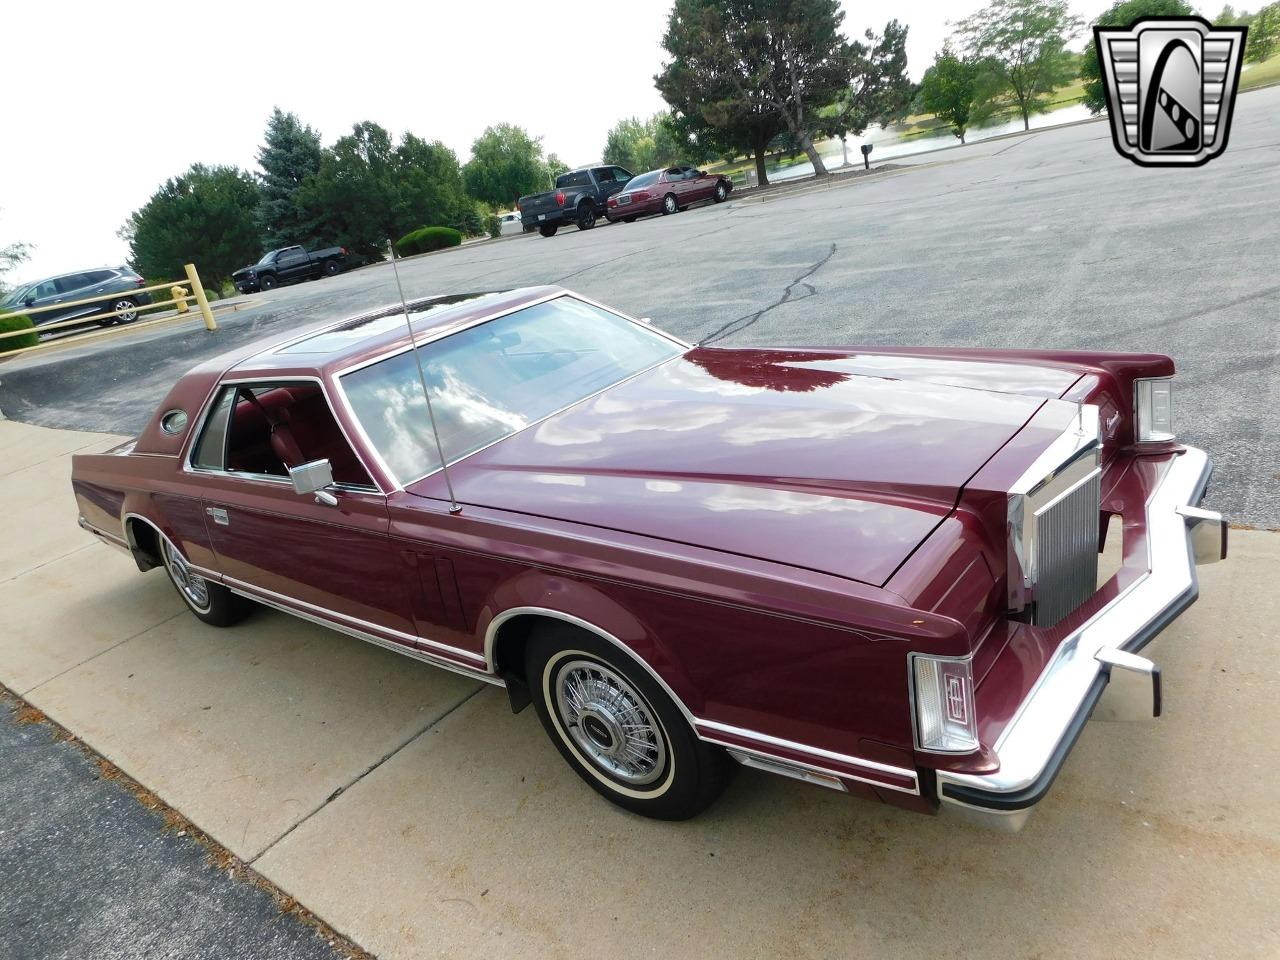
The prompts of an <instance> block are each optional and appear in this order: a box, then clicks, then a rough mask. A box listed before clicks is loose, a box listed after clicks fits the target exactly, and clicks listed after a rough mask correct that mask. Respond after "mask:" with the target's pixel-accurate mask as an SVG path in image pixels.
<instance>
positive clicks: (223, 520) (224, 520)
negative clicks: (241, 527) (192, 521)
mask: <svg viewBox="0 0 1280 960" xmlns="http://www.w3.org/2000/svg"><path fill="white" fill-rule="evenodd" d="M204 512H205V513H207V514H208V515H209V516H210V517H211V518H212V519H213V522H214V523H216V524H217V525H218V526H220V527H226V526H230V524H231V518H230V517H229V516H227V511H226V510H224V509H222V507H205V508H204Z"/></svg>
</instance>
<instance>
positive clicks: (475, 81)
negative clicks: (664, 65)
mask: <svg viewBox="0 0 1280 960" xmlns="http://www.w3.org/2000/svg"><path fill="white" fill-rule="evenodd" d="M980 6H982V0H952V2H946V3H939V2H925V0H865V2H859V0H844V8H845V11H846V19H845V28H846V33H847V34H848V35H849V36H850V37H855V36H861V34H862V31H863V30H865V29H867V28H868V27H870V28H873V29H875V30H877V31H879V30H881V29H882V28H883V26H884V24H885V22H886V21H888V20H889V19H891V18H894V17H896V18H898V19H899V20H902V21H904V22H905V23H907V24H908V25H909V27H910V32H909V34H908V40H907V54H908V58H909V66H908V69H909V72H910V73H911V75H912V76H913V77H914V78H916V79H919V77H920V75H921V73H923V71H924V70H925V68H926V67H927V66H928V65H929V63H930V62H931V61H932V59H933V54H934V52H935V51H936V50H937V49H938V48H939V47H941V45H942V41H943V40H944V39H945V38H946V36H947V34H948V32H949V28H948V26H947V23H948V21H953V20H956V19H958V18H960V17H963V16H965V15H967V14H969V13H971V12H972V11H973V10H976V9H977V8H978V7H980ZM1107 6H1109V3H1108V2H1107V0H1072V7H1073V8H1074V9H1075V11H1076V12H1077V13H1078V14H1079V15H1080V16H1081V17H1083V18H1085V19H1086V20H1088V19H1091V18H1092V17H1094V16H1096V15H1097V14H1098V13H1099V12H1100V11H1102V10H1103V9H1105V8H1106V7H1107ZM669 9H670V0H634V2H632V3H628V4H617V3H613V4H602V3H598V2H596V3H587V2H583V0H557V2H555V3H542V2H537V0H479V2H474V3H449V4H444V3H439V2H421V0H420V2H416V3H411V2H404V3H402V2H398V0H395V2H392V0H384V2H382V3H371V4H369V5H368V6H365V5H364V4H352V3H349V2H345V3H341V4H329V3H326V2H322V0H308V2H302V3H272V2H266V3H264V2H261V0H259V2H254V3H246V2H240V0H234V2H219V3H205V4H200V3H150V2H139V3H131V4H125V5H120V4H104V3H101V2H97V0H95V2H92V3H87V2H78V0H77V2H24V0H14V2H11V3H9V4H7V5H6V9H5V12H4V34H5V38H6V41H7V42H6V43H5V48H6V49H5V53H4V57H3V59H2V60H0V64H2V65H3V75H4V82H5V88H6V94H5V97H4V101H3V107H2V108H0V115H2V116H3V118H4V121H5V128H6V130H7V133H6V135H5V137H4V146H3V148H2V149H0V246H3V245H6V244H8V243H11V242H13V241H24V242H26V243H29V244H31V245H32V246H33V247H34V251H33V255H32V257H31V260H30V262H29V263H27V264H24V265H23V266H22V267H21V268H19V269H18V270H17V271H16V272H15V273H14V274H13V275H11V277H10V280H11V281H14V282H16V281H25V280H32V279H37V278H39V277H44V276H48V275H50V274H55V273H61V272H65V271H70V270H74V269H79V268H84V267H90V266H99V265H103V264H111V265H114V264H117V263H122V262H123V261H124V259H125V257H126V256H127V252H128V251H127V247H126V245H125V244H124V243H123V241H121V240H120V239H119V238H117V236H116V231H117V230H118V229H119V228H120V226H121V224H123V223H124V221H125V219H126V218H127V217H128V215H129V213H130V212H131V211H132V210H135V209H137V208H138V207H140V206H141V205H142V204H144V203H145V202H146V201H147V199H148V197H150V196H151V194H152V193H153V192H154V191H155V189H156V187H157V186H158V185H159V184H160V183H161V182H163V181H164V180H165V179H167V178H168V177H171V176H174V175H176V174H179V173H181V172H182V171H183V170H185V169H186V168H187V167H188V166H190V165H191V164H192V163H195V162H197V161H199V162H204V163H207V164H216V163H228V164H236V165H239V166H241V167H245V168H250V169H252V168H254V167H255V153H256V150H257V146H258V143H259V142H260V140H261V137H262V132H263V128H264V126H265V123H266V119H267V116H268V115H269V114H270V112H271V108H272V107H273V106H277V105H278V106H280V107H281V108H282V109H284V110H291V111H294V112H295V113H297V114H298V115H299V116H300V117H301V118H302V119H303V121H304V122H306V123H309V124H311V125H312V126H313V127H315V128H317V129H318V130H319V131H320V133H321V135H322V136H323V138H324V142H325V143H326V144H330V143H332V142H333V141H334V140H335V139H337V138H338V137H339V136H341V135H342V134H344V133H346V132H349V130H350V128H351V125H352V124H353V123H356V122H358V121H361V120H374V121H376V122H378V123H380V124H382V125H383V126H384V127H387V128H388V129H389V130H391V132H392V134H393V135H395V136H397V137H398V136H399V135H400V134H401V133H403V132H404V131H405V130H412V131H413V132H414V133H416V134H418V135H419V136H422V137H424V138H426V139H428V140H441V141H443V142H444V143H445V144H446V145H448V146H449V147H452V148H453V150H454V151H455V152H456V153H457V154H458V158H459V160H462V161H465V160H466V157H467V154H468V150H469V148H470V145H471V142H472V141H473V140H474V139H475V138H476V136H478V135H479V134H480V132H481V131H482V130H483V129H484V128H485V127H486V126H487V125H489V124H492V123H499V122H503V121H507V122H511V123H516V124H519V125H521V126H523V127H525V128H526V129H527V130H529V132H530V133H532V134H533V135H534V136H541V137H542V138H543V145H544V147H545V149H546V150H548V151H549V152H554V153H556V154H558V155H559V156H560V158H561V159H562V160H564V161H565V162H566V163H569V164H571V165H577V164H583V163H590V162H592V161H594V160H597V159H599V156H600V153H601V151H602V149H603V147H604V139H605V134H606V132H607V131H608V129H609V128H610V127H611V126H612V125H613V124H614V122H615V121H616V120H618V119H619V118H620V117H623V116H630V115H639V116H647V115H649V114H651V113H654V112H655V111H657V110H660V109H662V107H663V103H662V100H661V98H660V97H659V96H658V94H657V92H656V91H655V90H654V88H653V75H654V74H655V73H656V72H657V71H658V69H659V65H660V63H661V61H662V58H663V51H662V49H661V40H662V33H663V30H664V28H665V25H666V18H667V13H668V11H669ZM584 33H585V34H587V35H590V36H593V37H595V38H596V40H597V41H598V42H597V43H596V44H595V45H594V49H591V50H588V49H587V48H586V47H585V45H584V44H583V43H581V42H580V41H571V40H570V37H571V36H573V35H581V34H584ZM610 38H612V40H611V42H609V43H608V46H607V49H606V46H605V41H607V40H610ZM1078 45H1079V44H1078V43H1077V44H1076V46H1078ZM174 49H180V50H181V54H180V55H175V54H174V53H173V52H172V51H173V50H174ZM539 50H545V51H546V52H545V54H542V55H539V53H538V51H539Z"/></svg>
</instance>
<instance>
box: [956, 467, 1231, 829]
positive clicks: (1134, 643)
mask: <svg viewBox="0 0 1280 960" xmlns="http://www.w3.org/2000/svg"><path fill="white" fill-rule="evenodd" d="M1212 470H1213V466H1212V464H1211V463H1210V462H1209V458H1208V456H1207V455H1206V454H1205V453H1204V452H1203V451H1201V450H1196V449H1194V448H1191V447H1188V448H1186V449H1185V450H1184V451H1183V452H1182V453H1181V454H1180V455H1178V456H1177V457H1176V458H1175V459H1174V461H1173V462H1172V463H1171V464H1170V465H1169V468H1168V470H1167V471H1166V472H1165V474H1164V476H1163V477H1162V479H1161V480H1160V483H1159V485H1158V486H1157V487H1156V489H1155V490H1154V492H1153V493H1152V494H1151V496H1150V497H1149V499H1148V500H1147V503H1146V549H1147V572H1146V574H1145V575H1144V576H1142V577H1140V578H1138V579H1137V580H1135V581H1134V582H1133V583H1132V584H1130V585H1129V587H1128V588H1127V589H1125V590H1124V591H1123V592H1122V593H1120V594H1119V595H1118V596H1117V597H1115V599H1114V600H1112V601H1111V602H1110V603H1109V604H1108V605H1107V606H1105V607H1104V608H1103V609H1102V610H1100V611H1098V613H1097V614H1095V615H1094V616H1093V617H1092V618H1091V619H1089V620H1088V621H1086V622H1085V623H1084V624H1082V625H1081V626H1080V627H1078V628H1077V629H1076V630H1075V631H1073V632H1072V633H1071V634H1069V635H1068V636H1067V637H1066V638H1065V639H1064V640H1063V641H1062V643H1061V645H1060V646H1059V647H1058V650H1057V652H1056V653H1055V655H1054V657H1053V659H1052V660H1051V661H1050V662H1049V664H1048V666H1047V667H1046V668H1045V669H1044V671H1043V672H1042V673H1041V675H1040V678H1039V679H1038V680H1037V681H1036V683H1035V684H1034V686H1032V688H1031V691H1030V692H1029V693H1028V694H1027V696H1026V697H1025V698H1024V699H1023V701H1022V704H1021V705H1020V706H1019V708H1018V710H1017V712H1016V714H1015V715H1014V718H1013V720H1012V721H1010V723H1009V724H1008V725H1007V726H1006V727H1005V729H1004V731H1003V732H1002V733H1001V734H1000V738H999V740H998V741H997V742H996V744H995V746H994V752H995V754H996V757H997V759H998V762H999V769H998V770H997V771H996V772H994V773H988V774H968V773H957V772H954V771H946V770H939V771H938V799H939V801H940V803H941V809H942V811H943V812H945V813H947V814H951V815H957V816H959V817H961V818H963V819H966V820H969V821H972V822H977V823H980V824H981V825H983V826H988V827H995V828H996V829H1000V830H1006V831H1016V830H1018V829H1020V828H1021V827H1022V825H1023V823H1025V822H1026V820H1027V818H1028V817H1029V816H1030V814H1031V811H1032V810H1034V809H1035V806H1036V804H1038V803H1039V802H1040V800H1041V799H1043V797H1044V796H1045V794H1046V793H1048V791H1049V788H1050V787H1051V786H1052V785H1053V781H1054V779H1055V778H1056V777H1057V775H1058V771H1059V770H1060V769H1061V767H1062V764H1063V763H1064V762H1065V760H1066V758H1067V754H1069V753H1070V752H1071V748H1072V747H1073V746H1075V742H1076V739H1077V738H1078V737H1079V736H1080V732H1081V730H1082V729H1083V728H1084V725H1085V723H1086V722H1087V721H1088V719H1089V716H1090V714H1092V713H1093V708H1094V707H1095V706H1096V705H1097V702H1098V699H1099V698H1100V697H1101V696H1102V692H1103V690H1104V689H1105V688H1106V685H1107V682H1108V681H1109V680H1110V676H1111V670H1112V669H1113V666H1112V664H1113V663H1117V662H1126V661H1128V662H1133V661H1134V660H1135V658H1125V657H1123V656H1117V655H1116V653H1117V652H1121V653H1133V652H1134V651H1137V650H1140V649H1142V647H1143V646H1145V645H1146V644H1147V643H1148V642H1149V641H1150V640H1151V639H1152V638H1154V637H1155V636H1156V635H1157V634H1158V633H1159V632H1160V631H1161V630H1163V629H1164V628H1165V627H1166V626H1168V625H1169V624H1170V623H1171V622H1172V621H1173V620H1174V619H1175V618H1176V617H1177V616H1178V615H1179V614H1180V613H1182V611H1183V610H1185V609H1186V608H1187V607H1189V606H1190V605H1191V604H1192V603H1194V602H1195V600H1196V597H1197V596H1198V595H1199V592H1200V586H1199V582H1198V580H1197V578H1196V565H1197V564H1198V563H1209V562H1212V561H1214V560H1219V559H1223V558H1225V557H1226V554H1227V539H1226V538H1227V533H1226V531H1227V525H1226V521H1225V520H1224V519H1223V518H1222V516H1221V515H1220V514H1217V513H1213V512H1212V511H1208V510H1200V509H1198V507H1197V506H1196V505H1197V504H1199V502H1200V500H1201V499H1202V498H1203V496H1204V491H1205V488H1206V486H1207V485H1208V482H1209V475H1210V473H1211V472H1212Z"/></svg>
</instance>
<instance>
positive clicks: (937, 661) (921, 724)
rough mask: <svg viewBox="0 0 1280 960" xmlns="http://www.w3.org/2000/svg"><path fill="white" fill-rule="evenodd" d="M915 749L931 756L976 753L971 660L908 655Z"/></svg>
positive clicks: (975, 723)
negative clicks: (913, 712)
mask: <svg viewBox="0 0 1280 960" xmlns="http://www.w3.org/2000/svg"><path fill="white" fill-rule="evenodd" d="M911 679H912V683H913V684H914V686H913V694H914V703H915V714H916V716H915V722H916V745H917V746H918V747H919V748H920V749H921V750H928V751H930V752H932V753H972V752H973V751H974V750H977V749H978V723H977V718H976V717H975V716H974V709H973V664H972V661H971V660H968V659H965V660H954V659H950V658H946V657H929V656H925V655H924V654H922V653H913V654H911Z"/></svg>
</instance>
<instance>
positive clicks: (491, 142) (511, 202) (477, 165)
mask: <svg viewBox="0 0 1280 960" xmlns="http://www.w3.org/2000/svg"><path fill="white" fill-rule="evenodd" d="M462 176H463V180H464V182H465V183H466V186H467V193H469V194H471V196H473V197H475V198H476V199H477V200H483V201H484V202H485V203H490V204H493V205H494V206H496V207H503V208H504V209H505V208H510V207H513V206H515V202H516V200H517V198H519V197H522V196H524V195H525V194H529V193H537V192H539V191H541V190H546V189H547V188H548V187H549V186H550V179H551V177H550V171H549V170H548V168H547V164H546V161H545V160H543V157H542V141H541V139H540V138H537V137H531V136H529V134H528V132H527V131H526V130H525V129H524V128H523V127H517V126H515V125H514V124H510V123H499V124H495V125H494V126H492V127H486V128H485V131H484V133H482V134H480V136H479V137H477V138H476V141H475V142H474V143H473V144H471V159H470V160H468V161H467V163H466V166H464V167H463V168H462Z"/></svg>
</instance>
